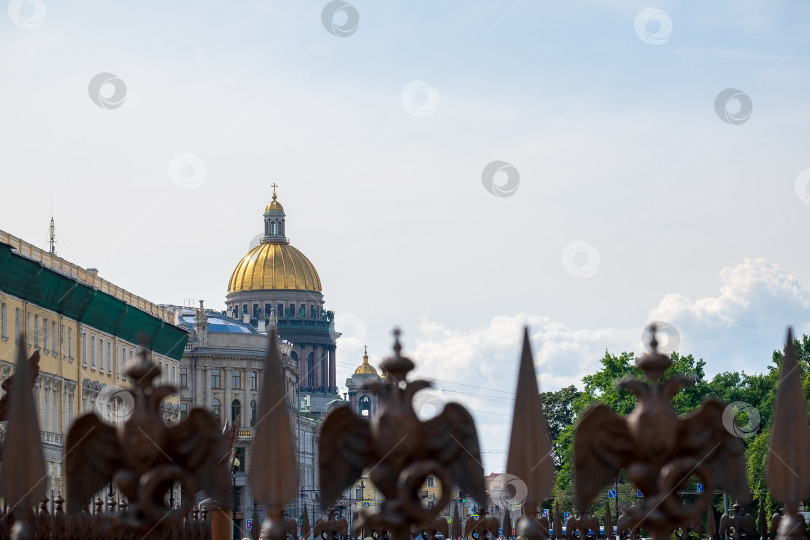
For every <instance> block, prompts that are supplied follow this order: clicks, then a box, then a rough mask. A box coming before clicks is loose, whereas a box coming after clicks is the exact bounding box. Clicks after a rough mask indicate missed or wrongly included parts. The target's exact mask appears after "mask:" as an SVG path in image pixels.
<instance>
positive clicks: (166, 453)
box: [65, 350, 231, 532]
mask: <svg viewBox="0 0 810 540" xmlns="http://www.w3.org/2000/svg"><path fill="white" fill-rule="evenodd" d="M139 357H140V361H139V362H137V363H135V364H133V365H132V366H130V367H129V368H128V369H127V375H128V376H129V378H130V379H131V380H132V381H133V386H134V389H133V390H134V391H133V394H134V406H133V408H132V416H131V417H130V418H129V419H128V420H127V421H126V422H124V423H122V424H120V425H118V426H113V425H110V424H107V423H105V422H104V421H103V420H102V419H101V418H99V417H98V416H97V415H96V414H94V413H88V414H85V415H83V416H80V417H79V418H77V419H76V421H75V422H74V423H73V425H72V426H71V428H70V431H69V432H68V435H67V444H66V447H65V460H66V466H67V489H68V493H67V495H68V496H67V503H68V512H73V513H76V512H79V511H80V510H81V508H82V506H84V505H85V504H86V503H87V502H88V501H89V500H90V499H91V498H92V496H93V495H95V494H96V493H97V492H98V491H100V490H101V489H103V488H104V487H105V486H106V485H107V484H108V483H109V482H111V481H114V482H115V483H116V484H117V486H118V488H119V489H120V490H121V493H122V494H123V495H124V496H126V498H127V500H128V501H129V505H128V506H127V509H126V511H125V512H124V513H123V514H122V515H121V516H120V522H119V523H118V525H120V526H124V527H126V528H129V529H133V530H138V531H142V532H151V531H152V530H158V529H162V528H167V527H171V526H172V525H173V524H174V523H175V522H177V521H178V520H180V519H182V518H183V516H184V515H185V514H187V513H188V511H189V510H191V507H192V505H193V504H194V497H193V496H191V494H194V493H196V492H197V491H199V490H200V489H201V488H202V489H204V490H205V491H206V493H207V494H208V495H210V496H211V497H213V498H214V499H215V500H216V501H217V502H219V503H220V506H221V507H223V508H226V509H228V508H230V501H231V497H230V487H231V486H230V475H229V470H228V467H227V463H226V462H227V461H228V459H229V458H230V449H229V448H228V447H227V443H226V441H225V438H224V437H223V435H222V430H221V428H220V425H219V421H218V420H217V419H216V418H215V417H214V416H213V415H212V414H211V413H210V412H208V411H207V410H205V409H201V408H197V407H195V408H193V409H191V411H190V412H189V415H188V418H187V419H185V420H183V421H182V422H180V423H178V424H176V425H174V426H172V427H168V426H167V425H166V424H165V423H164V422H163V420H162V419H161V417H160V413H159V406H160V402H161V400H163V399H164V398H166V397H167V396H169V395H171V394H173V393H175V392H176V391H177V389H176V388H175V387H173V386H171V385H160V386H157V387H153V386H152V381H153V380H154V379H156V378H158V377H160V368H158V366H156V365H155V364H154V363H152V362H149V361H148V360H147V359H146V353H145V351H143V350H141V351H140V353H139ZM175 482H179V483H180V484H181V485H182V486H183V488H184V490H185V492H186V493H187V494H189V496H187V497H183V499H182V505H181V507H180V508H179V509H176V510H172V509H169V508H167V507H166V505H165V502H164V497H165V496H166V493H167V492H168V491H169V489H171V487H172V486H173V485H174V483H175Z"/></svg>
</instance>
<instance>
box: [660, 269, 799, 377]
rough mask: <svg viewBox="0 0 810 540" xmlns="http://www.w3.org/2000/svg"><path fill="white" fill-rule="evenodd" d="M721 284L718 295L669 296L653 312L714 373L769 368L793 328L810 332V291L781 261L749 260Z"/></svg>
mask: <svg viewBox="0 0 810 540" xmlns="http://www.w3.org/2000/svg"><path fill="white" fill-rule="evenodd" d="M720 282H721V283H720V289H719V294H718V295H716V296H706V297H703V298H699V299H697V300H694V301H693V300H691V299H689V298H687V297H686V296H684V295H682V294H668V295H666V296H665V297H664V298H663V299H662V300H661V302H660V304H659V305H658V306H657V307H656V308H655V309H653V310H652V311H651V312H650V320H662V321H667V322H668V323H670V324H672V325H674V326H675V327H676V328H677V329H678V331H679V332H680V334H681V344H680V347H679V348H680V350H681V351H683V352H685V353H692V354H694V355H695V356H700V357H703V358H704V360H706V363H707V365H706V367H707V371H709V373H717V372H720V371H726V370H740V369H745V370H746V371H763V370H764V369H765V368H766V366H767V365H768V362H769V360H770V357H771V352H772V351H773V350H774V349H777V348H779V347H780V346H781V343H782V342H783V341H784V338H785V335H786V330H787V327H788V326H791V325H792V326H793V327H794V330H795V331H796V333H799V334H800V333H803V332H809V331H810V292H808V290H807V289H806V288H804V287H803V286H802V284H801V283H799V280H798V279H796V277H794V276H792V275H790V274H788V273H787V272H785V271H784V270H782V269H781V268H780V267H779V266H778V265H776V264H774V263H772V262H770V261H767V260H765V259H746V260H745V261H744V262H743V263H741V264H739V265H737V266H735V267H733V268H724V269H723V270H721V272H720Z"/></svg>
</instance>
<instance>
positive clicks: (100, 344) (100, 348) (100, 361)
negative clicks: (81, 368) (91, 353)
mask: <svg viewBox="0 0 810 540" xmlns="http://www.w3.org/2000/svg"><path fill="white" fill-rule="evenodd" d="M98 370H99V371H101V372H102V373H104V338H101V337H100V338H98Z"/></svg>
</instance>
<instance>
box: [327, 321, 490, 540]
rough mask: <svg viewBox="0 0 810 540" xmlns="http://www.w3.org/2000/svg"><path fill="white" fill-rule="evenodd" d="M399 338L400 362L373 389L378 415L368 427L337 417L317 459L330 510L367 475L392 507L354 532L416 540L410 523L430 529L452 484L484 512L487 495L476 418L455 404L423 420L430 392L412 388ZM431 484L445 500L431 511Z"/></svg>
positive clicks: (364, 517) (422, 384)
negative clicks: (419, 401)
mask: <svg viewBox="0 0 810 540" xmlns="http://www.w3.org/2000/svg"><path fill="white" fill-rule="evenodd" d="M394 336H395V338H396V339H395V342H394V356H393V357H391V358H386V359H385V360H383V362H382V364H381V367H382V369H383V370H384V371H385V372H386V373H387V374H388V377H387V378H386V379H387V380H385V381H384V382H372V383H368V386H367V387H366V389H367V390H369V391H371V392H374V393H376V394H377V395H378V396H379V399H380V409H379V413H378V414H377V415H375V416H373V417H372V418H371V419H370V420H367V419H365V418H362V417H360V416H358V415H356V414H355V413H354V412H353V411H352V410H351V409H350V408H349V407H346V406H342V407H339V408H337V409H334V410H333V411H332V412H330V413H329V415H328V416H327V417H326V420H325V421H324V423H323V427H322V428H321V438H320V445H319V456H318V459H319V470H320V478H321V497H322V498H321V505H322V507H323V508H328V507H329V506H331V505H332V504H334V502H335V501H336V500H337V499H338V498H339V497H340V496H341V495H342V494H343V491H344V490H345V489H346V488H348V487H349V486H351V485H352V484H353V483H354V482H355V481H356V480H357V479H359V478H360V477H361V475H362V474H363V471H364V470H368V475H369V479H370V480H371V482H372V483H373V484H374V486H375V487H376V488H377V490H378V491H379V492H380V493H382V495H383V496H384V497H385V500H384V501H383V503H382V504H381V506H380V509H379V511H378V512H374V513H372V512H366V511H362V512H361V514H360V517H359V518H356V519H355V520H354V523H353V526H352V529H353V530H354V531H359V530H367V531H368V530H376V531H380V530H387V531H389V533H390V534H391V538H393V539H394V540H400V539H407V538H409V531H410V524H411V523H426V522H428V521H429V520H431V519H433V518H435V517H436V516H437V515H438V514H439V512H441V510H442V509H443V508H444V507H445V506H447V503H448V502H449V501H450V493H451V486H452V485H453V484H455V485H457V486H458V487H459V489H461V490H462V491H464V492H466V493H468V494H469V495H470V496H471V497H472V498H473V499H475V501H476V502H478V503H479V504H484V503H485V502H486V494H485V486H484V470H483V466H482V465H481V457H480V448H479V446H478V435H477V433H476V430H475V424H474V422H473V419H472V417H471V416H470V413H469V412H467V410H466V409H465V408H464V407H462V406H461V405H459V404H457V403H448V404H447V405H445V407H444V410H443V411H442V412H441V414H439V415H437V416H436V417H434V418H431V419H430V420H427V421H422V420H421V419H420V418H419V416H418V415H417V412H416V411H415V410H414V408H413V405H412V401H413V397H414V394H416V393H417V392H418V391H420V390H423V389H425V388H429V387H430V386H431V384H430V383H429V382H427V381H424V380H414V381H407V380H406V377H407V374H408V372H409V371H411V370H412V369H413V368H414V364H413V362H412V361H411V360H410V359H408V358H406V357H404V356H401V355H400V351H401V350H402V347H401V345H400V343H399V331H396V330H395V331H394ZM428 476H434V477H436V478H438V479H439V482H440V483H441V486H442V495H441V498H440V499H439V500H438V501H436V504H435V505H433V507H432V508H425V507H423V506H422V504H421V502H420V501H421V499H420V497H419V490H420V488H421V486H422V484H423V483H424V482H425V480H426V479H427V477H428Z"/></svg>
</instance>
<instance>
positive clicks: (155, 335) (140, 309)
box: [0, 231, 188, 500]
mask: <svg viewBox="0 0 810 540" xmlns="http://www.w3.org/2000/svg"><path fill="white" fill-rule="evenodd" d="M174 322H175V314H174V311H172V310H168V309H165V308H162V307H160V306H158V305H156V304H153V303H151V302H149V301H147V300H145V299H143V298H141V297H139V296H137V295H133V294H132V293H130V292H128V291H126V290H124V289H122V288H121V287H118V286H116V285H114V284H112V283H110V282H109V281H106V280H104V279H102V278H100V277H99V276H98V273H97V272H95V271H93V270H92V269H90V270H88V269H84V268H81V267H79V266H77V265H75V264H73V263H70V262H68V261H66V260H64V259H62V258H61V257H57V256H56V255H55V254H52V253H49V252H47V251H44V250H41V249H39V248H37V247H35V246H33V245H31V244H29V243H27V242H24V241H22V240H20V239H19V238H16V237H14V236H12V235H10V234H8V233H6V232H3V231H0V377H1V378H2V380H3V381H4V380H6V379H7V378H8V377H9V376H10V375H11V374H12V373H13V363H14V361H15V360H16V357H17V348H18V347H19V346H22V347H24V348H25V353H26V356H27V357H31V356H32V355H33V354H34V353H35V352H36V351H38V352H39V354H40V360H39V375H38V377H37V378H36V380H35V382H34V388H33V391H34V398H35V403H36V406H37V410H38V413H39V424H40V430H41V439H42V444H43V451H44V457H45V462H46V467H47V470H48V474H49V481H48V492H47V496H48V497H49V498H50V499H51V500H53V498H54V496H55V495H56V494H62V495H64V493H65V471H64V467H63V447H64V440H65V435H66V433H67V430H68V429H69V427H70V424H71V423H72V422H73V420H74V418H76V417H77V416H79V415H81V414H83V413H85V412H95V413H96V414H98V415H99V416H101V417H102V418H103V419H104V420H106V421H107V422H110V423H114V424H115V423H119V422H122V421H125V420H126V419H127V418H128V416H129V414H130V413H131V405H132V398H131V394H129V392H127V389H128V383H127V379H126V375H125V371H126V368H127V366H128V365H129V364H130V363H131V362H133V361H134V360H135V356H136V355H137V354H138V349H139V344H138V341H139V339H140V336H142V337H143V339H145V340H146V348H147V349H148V353H147V354H148V357H149V358H150V359H151V360H152V361H153V362H154V363H155V364H157V365H158V366H159V367H160V368H161V372H162V373H163V376H162V378H161V382H163V383H167V384H175V385H176V384H177V378H178V373H179V361H180V358H181V356H182V354H183V350H184V349H185V346H186V341H187V339H188V333H187V332H186V330H185V329H182V328H180V327H178V326H176V325H175V324H174ZM161 413H162V416H163V418H164V420H165V421H167V422H173V421H176V420H177V419H178V418H179V405H178V404H177V396H176V395H175V396H172V397H171V398H169V399H167V400H166V401H165V402H164V403H163V405H162V410H161ZM4 429H5V426H0V434H2V432H3V431H4Z"/></svg>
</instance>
